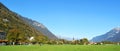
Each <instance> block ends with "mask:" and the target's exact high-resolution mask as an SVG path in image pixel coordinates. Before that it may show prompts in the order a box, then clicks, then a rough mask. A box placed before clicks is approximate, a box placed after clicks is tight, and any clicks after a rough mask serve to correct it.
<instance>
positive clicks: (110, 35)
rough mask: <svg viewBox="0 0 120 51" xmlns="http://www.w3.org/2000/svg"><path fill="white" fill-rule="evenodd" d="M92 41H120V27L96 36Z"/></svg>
mask: <svg viewBox="0 0 120 51" xmlns="http://www.w3.org/2000/svg"><path fill="white" fill-rule="evenodd" d="M91 41H93V42H100V41H111V42H120V28H119V27H117V28H114V29H112V30H110V31H109V32H107V33H106V34H103V35H100V36H97V37H94V38H93V39H92V40H91Z"/></svg>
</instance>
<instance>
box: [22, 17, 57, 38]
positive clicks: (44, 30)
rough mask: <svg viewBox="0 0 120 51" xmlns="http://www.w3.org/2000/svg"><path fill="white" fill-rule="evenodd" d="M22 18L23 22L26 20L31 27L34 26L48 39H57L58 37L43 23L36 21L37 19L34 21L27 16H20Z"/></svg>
mask: <svg viewBox="0 0 120 51" xmlns="http://www.w3.org/2000/svg"><path fill="white" fill-rule="evenodd" d="M21 19H22V20H24V21H25V22H27V23H28V24H29V25H31V26H32V27H34V28H35V29H37V30H38V31H40V32H42V33H43V34H44V35H45V36H47V37H48V38H49V39H52V40H57V39H58V38H57V37H56V36H55V35H54V34H53V33H51V32H50V31H49V30H48V29H47V28H46V27H45V26H44V25H43V24H41V23H39V22H37V21H34V20H31V19H28V18H25V17H21Z"/></svg>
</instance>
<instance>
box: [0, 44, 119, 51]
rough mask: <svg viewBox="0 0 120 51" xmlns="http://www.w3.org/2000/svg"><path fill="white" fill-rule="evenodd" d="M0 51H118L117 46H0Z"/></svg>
mask: <svg viewBox="0 0 120 51" xmlns="http://www.w3.org/2000/svg"><path fill="white" fill-rule="evenodd" d="M0 51H120V46H119V45H42V46H40V45H18V46H0Z"/></svg>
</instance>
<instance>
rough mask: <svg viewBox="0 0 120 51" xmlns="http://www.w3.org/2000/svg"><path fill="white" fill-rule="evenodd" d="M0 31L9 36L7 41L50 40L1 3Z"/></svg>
mask: <svg viewBox="0 0 120 51" xmlns="http://www.w3.org/2000/svg"><path fill="white" fill-rule="evenodd" d="M0 31H4V32H6V34H7V37H6V39H7V40H9V41H14V42H15V41H22V42H26V41H29V38H30V37H34V39H35V40H34V41H44V40H47V39H48V38H47V37H46V36H45V35H44V33H42V32H40V31H38V30H37V29H36V28H34V27H33V26H31V25H29V24H28V22H25V21H24V20H23V19H21V16H20V15H18V14H16V13H15V12H12V11H10V10H9V9H8V8H7V7H5V6H4V5H3V4H2V3H0Z"/></svg>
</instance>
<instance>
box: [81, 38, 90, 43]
mask: <svg viewBox="0 0 120 51" xmlns="http://www.w3.org/2000/svg"><path fill="white" fill-rule="evenodd" d="M88 43H89V41H88V39H87V38H83V39H80V44H82V45H87V44H88Z"/></svg>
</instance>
